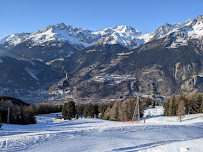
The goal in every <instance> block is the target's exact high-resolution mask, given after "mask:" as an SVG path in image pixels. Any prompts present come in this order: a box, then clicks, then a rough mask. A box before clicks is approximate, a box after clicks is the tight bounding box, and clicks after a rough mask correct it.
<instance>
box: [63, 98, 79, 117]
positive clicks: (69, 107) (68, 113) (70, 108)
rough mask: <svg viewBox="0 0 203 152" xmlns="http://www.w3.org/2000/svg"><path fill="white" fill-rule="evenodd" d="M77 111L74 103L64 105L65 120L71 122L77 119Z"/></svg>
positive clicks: (69, 102)
mask: <svg viewBox="0 0 203 152" xmlns="http://www.w3.org/2000/svg"><path fill="white" fill-rule="evenodd" d="M75 114H76V109H75V103H74V102H73V101H68V102H67V103H65V104H64V106H63V110H62V115H63V116H64V119H65V120H67V119H69V120H71V119H72V118H75Z"/></svg>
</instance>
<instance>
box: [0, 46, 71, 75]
mask: <svg viewBox="0 0 203 152" xmlns="http://www.w3.org/2000/svg"><path fill="white" fill-rule="evenodd" d="M0 50H3V51H5V52H9V53H11V54H13V55H16V56H18V57H21V58H24V59H26V60H29V61H30V62H31V61H34V62H36V63H39V64H41V65H43V66H46V67H50V68H51V69H54V70H56V71H58V72H60V73H65V74H66V73H67V71H65V70H61V69H59V68H56V67H51V66H48V65H47V64H45V63H43V62H41V61H38V60H36V59H32V58H29V57H26V56H24V55H21V54H19V53H16V52H13V51H11V50H9V49H5V48H3V47H1V46H0ZM3 55H5V56H7V57H10V56H8V55H6V54H3Z"/></svg>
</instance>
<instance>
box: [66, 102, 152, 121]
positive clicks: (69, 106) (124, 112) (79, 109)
mask: <svg viewBox="0 0 203 152" xmlns="http://www.w3.org/2000/svg"><path fill="white" fill-rule="evenodd" d="M136 102H137V99H136V98H129V99H125V100H122V101H118V102H109V103H102V104H92V103H89V104H77V105H75V103H74V102H73V101H68V102H67V103H65V104H64V106H63V110H62V115H63V117H64V119H66V120H67V119H69V120H71V119H72V118H75V117H76V118H78V117H79V116H80V117H82V116H84V117H85V118H87V117H90V118H95V117H96V118H98V117H99V118H101V119H105V120H111V121H124V120H128V119H132V117H133V113H134V109H135V105H136ZM150 103H152V100H151V99H147V100H144V99H143V100H139V109H140V117H142V116H143V110H144V108H145V107H146V105H148V106H149V104H150ZM99 114H100V115H99Z"/></svg>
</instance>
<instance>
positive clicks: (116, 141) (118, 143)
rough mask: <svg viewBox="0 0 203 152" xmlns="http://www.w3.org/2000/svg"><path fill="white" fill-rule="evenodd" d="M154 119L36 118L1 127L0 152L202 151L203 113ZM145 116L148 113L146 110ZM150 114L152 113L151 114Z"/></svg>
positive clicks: (158, 115) (157, 116) (43, 116)
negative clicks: (34, 122)
mask: <svg viewBox="0 0 203 152" xmlns="http://www.w3.org/2000/svg"><path fill="white" fill-rule="evenodd" d="M160 109H161V107H158V111H157V114H155V116H151V117H146V118H145V120H146V123H144V121H143V119H144V118H143V119H142V121H141V123H139V124H136V123H124V122H112V121H105V120H100V119H91V118H87V119H84V118H83V119H78V120H72V121H63V120H55V118H54V117H55V116H56V114H48V115H41V116H37V120H38V124H33V125H25V126H23V125H6V124H4V125H3V130H0V151H1V152H4V151H9V152H11V151H12V152H14V151H26V152H35V151H36V152H46V151H47V152H55V151H57V152H69V151H70V152H74V151H75V152H80V151H87V152H89V151H92V152H96V151H102V152H103V151H104V152H105V151H128V152H132V151H139V152H183V151H188V152H203V114H194V115H186V116H185V117H184V120H183V122H178V120H177V117H164V116H161V115H160V114H161V110H160ZM146 112H147V113H149V112H148V111H146ZM151 113H153V111H151Z"/></svg>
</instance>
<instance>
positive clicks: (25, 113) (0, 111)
mask: <svg viewBox="0 0 203 152" xmlns="http://www.w3.org/2000/svg"><path fill="white" fill-rule="evenodd" d="M0 103H1V104H0V123H1V122H3V123H6V122H7V115H8V107H10V116H9V123H10V124H23V125H26V124H35V123H36V119H35V115H39V114H48V113H55V112H61V111H62V107H63V105H48V104H39V105H23V104H20V105H13V103H12V101H11V100H1V101H0Z"/></svg>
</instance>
